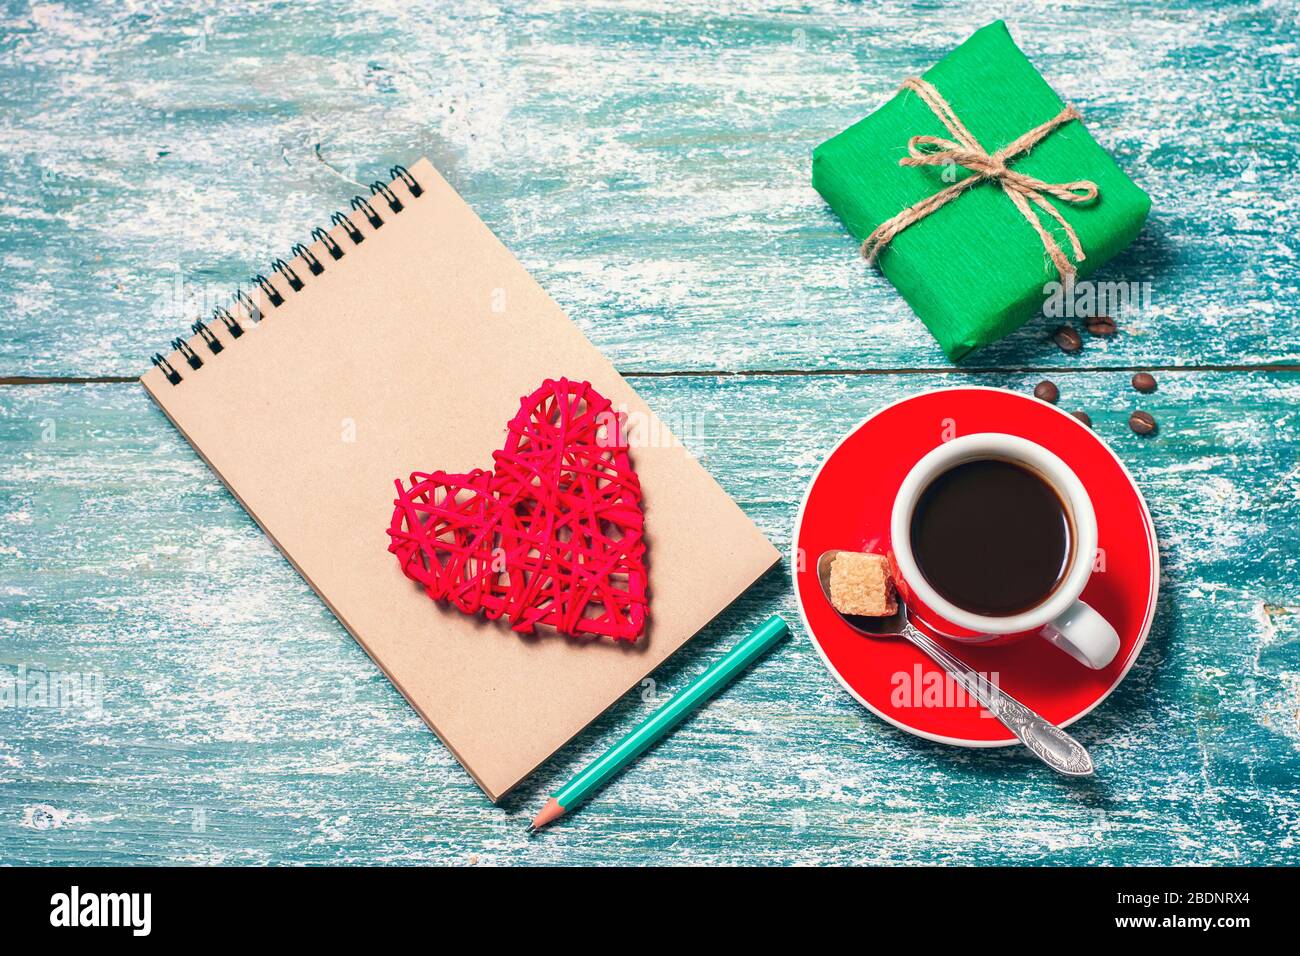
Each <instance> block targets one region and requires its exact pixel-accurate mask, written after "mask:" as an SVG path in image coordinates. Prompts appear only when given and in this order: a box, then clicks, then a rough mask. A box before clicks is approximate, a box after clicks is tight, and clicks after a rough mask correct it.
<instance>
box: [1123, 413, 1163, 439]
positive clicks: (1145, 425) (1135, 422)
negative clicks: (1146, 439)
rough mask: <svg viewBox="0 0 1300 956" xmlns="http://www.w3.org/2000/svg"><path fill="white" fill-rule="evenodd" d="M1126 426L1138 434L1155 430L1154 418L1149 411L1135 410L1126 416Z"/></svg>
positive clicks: (1151, 432)
mask: <svg viewBox="0 0 1300 956" xmlns="http://www.w3.org/2000/svg"><path fill="white" fill-rule="evenodd" d="M1128 427H1129V428H1131V429H1133V430H1134V431H1135V432H1137V433H1138V434H1139V435H1150V434H1153V433H1154V432H1155V430H1156V420H1155V419H1154V418H1152V417H1151V413H1150V412H1142V411H1137V412H1134V413H1133V414H1132V415H1130V416H1129V417H1128Z"/></svg>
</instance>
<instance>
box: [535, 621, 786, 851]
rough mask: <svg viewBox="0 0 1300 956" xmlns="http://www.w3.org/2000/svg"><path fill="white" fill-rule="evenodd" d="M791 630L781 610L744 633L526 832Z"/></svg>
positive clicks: (596, 784)
mask: <svg viewBox="0 0 1300 956" xmlns="http://www.w3.org/2000/svg"><path fill="white" fill-rule="evenodd" d="M789 633H790V628H789V626H788V625H787V624H786V623H785V621H784V620H782V618H781V616H780V615H778V614H773V615H772V616H771V617H769V618H768V619H767V620H766V621H764V622H763V623H762V624H761V625H759V627H758V628H757V630H755V631H754V633H752V634H750V635H749V637H747V638H745V639H744V640H743V641H741V642H740V643H739V644H737V645H736V646H735V647H733V648H732V649H731V650H730V651H728V652H727V653H726V654H725V655H724V656H723V657H722V658H721V659H719V660H718V661H716V662H715V663H714V664H713V666H712V667H710V668H709V669H708V670H706V671H705V672H704V673H703V674H701V675H700V676H699V677H697V678H696V679H695V680H694V681H693V682H692V683H691V685H690V686H689V687H687V688H685V689H684V690H680V691H678V692H677V693H676V694H674V695H673V698H672V699H671V700H669V701H668V702H667V703H666V704H664V705H663V706H662V707H660V708H659V709H658V710H656V711H655V712H654V713H653V714H651V715H650V716H649V717H648V718H647V719H646V720H645V721H644V722H643V723H641V724H640V725H639V726H638V727H636V728H635V729H634V730H633V731H632V732H631V733H629V734H628V735H627V736H626V737H624V738H623V739H622V740H620V741H619V742H618V743H616V744H615V745H614V746H613V747H610V748H609V750H607V751H605V753H604V755H603V756H602V757H601V758H600V759H599V760H597V761H596V762H595V763H593V764H592V765H591V766H589V767H588V768H587V769H586V770H584V771H582V773H580V774H578V775H577V776H576V777H574V778H573V779H572V780H570V781H569V782H568V783H567V784H566V785H565V786H564V788H563V789H562V790H560V792H559V793H557V794H556V795H555V796H553V797H551V799H549V800H547V801H546V806H544V807H542V812H541V813H539V814H537V816H536V818H535V819H534V820H533V822H532V824H530V825H529V827H528V832H529V833H532V832H534V831H536V830H540V829H541V828H542V827H544V826H546V824H548V823H550V822H551V821H552V820H556V819H558V818H559V817H561V816H563V815H564V814H565V813H567V812H568V811H570V810H572V809H573V808H574V807H576V806H577V805H578V804H580V803H582V802H583V801H585V800H586V799H587V798H588V797H590V796H591V795H592V794H593V793H595V792H596V791H597V790H598V789H600V788H601V787H603V786H604V785H605V783H606V782H607V781H608V780H609V779H610V778H611V777H613V776H614V775H615V774H616V773H618V772H619V771H620V770H622V769H623V768H624V767H626V766H627V765H628V764H630V763H631V762H632V761H633V760H635V759H636V758H637V757H639V756H640V755H641V754H642V753H644V752H645V750H646V748H648V747H649V746H650V745H651V744H653V743H654V742H655V741H656V740H658V739H659V738H660V737H662V736H663V735H664V734H666V733H668V731H670V730H672V729H673V728H674V727H676V726H677V725H678V724H679V723H680V722H681V721H682V718H684V717H685V716H686V715H687V714H689V713H690V712H691V711H693V710H695V708H697V707H699V706H700V705H701V704H703V703H704V702H705V701H707V700H708V699H709V698H710V697H712V696H713V695H714V694H716V693H717V692H718V691H720V690H722V688H724V687H726V686H727V685H728V684H729V683H731V681H732V680H733V679H734V678H735V677H736V675H738V674H739V673H740V672H741V671H743V670H744V669H745V668H747V667H748V666H749V665H750V664H752V663H754V661H756V660H758V658H759V657H761V656H762V655H763V652H764V651H766V650H767V649H768V648H769V647H771V646H772V645H773V644H775V643H776V642H777V641H779V640H780V639H781V638H783V637H785V636H786V635H787V634H789Z"/></svg>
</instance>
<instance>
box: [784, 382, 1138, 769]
mask: <svg viewBox="0 0 1300 956" xmlns="http://www.w3.org/2000/svg"><path fill="white" fill-rule="evenodd" d="M976 432H1005V433H1007V434H1010V435H1019V436H1022V437H1024V438H1028V439H1030V440H1032V441H1035V442H1038V443H1039V444H1040V445H1042V446H1044V447H1045V448H1047V449H1048V450H1049V451H1052V452H1054V453H1055V454H1056V455H1057V456H1058V457H1060V458H1061V459H1062V460H1063V461H1064V462H1065V463H1066V464H1067V465H1069V466H1070V468H1071V469H1073V471H1074V473H1075V474H1076V475H1078V476H1079V479H1080V480H1081V481H1082V482H1083V484H1084V486H1085V487H1086V488H1087V489H1088V493H1089V495H1090V496H1091V498H1092V503H1093V507H1094V508H1095V509H1096V512H1097V533H1098V547H1099V548H1100V549H1101V552H1102V553H1103V554H1104V557H1105V570H1104V571H1098V572H1097V573H1094V574H1093V576H1092V578H1091V579H1090V580H1089V581H1088V586H1087V588H1085V589H1084V592H1083V598H1084V600H1085V601H1087V602H1088V603H1089V604H1091V605H1092V606H1093V607H1094V608H1096V610H1097V611H1098V612H1100V613H1101V614H1102V616H1103V617H1105V618H1106V620H1108V621H1110V623H1111V624H1112V625H1113V626H1114V628H1115V630H1116V631H1117V632H1118V633H1119V639H1120V647H1119V653H1118V654H1117V655H1116V656H1115V660H1114V661H1112V662H1111V664H1110V665H1109V666H1108V667H1106V668H1104V669H1102V670H1099V671H1094V670H1090V669H1088V668H1087V667H1084V666H1083V665H1081V664H1079V663H1078V662H1077V661H1075V660H1073V659H1072V658H1070V657H1069V656H1068V655H1066V654H1065V653H1064V652H1063V651H1060V650H1058V649H1056V648H1055V647H1053V646H1052V645H1051V644H1049V643H1048V642H1047V641H1045V640H1043V639H1041V638H1038V637H1029V638H1025V639H1023V640H1019V641H1016V642H1014V643H1010V644H999V645H990V646H974V645H971V644H963V643H958V642H955V641H950V640H946V641H944V643H945V646H947V647H948V648H949V649H951V650H952V652H953V653H954V654H955V655H957V656H958V657H960V658H961V659H962V660H964V661H966V662H967V663H968V664H970V665H971V666H972V667H974V668H975V669H976V670H978V671H982V672H985V673H990V674H991V673H996V674H997V680H998V684H999V686H1000V687H1001V688H1002V689H1003V690H1005V691H1007V692H1008V693H1009V694H1011V695H1012V696H1013V697H1016V698H1018V699H1019V700H1020V701H1021V702H1023V703H1024V704H1026V705H1027V706H1029V707H1031V708H1033V709H1034V710H1036V711H1038V712H1039V713H1040V714H1042V715H1043V716H1044V717H1046V718H1047V719H1048V720H1050V721H1052V722H1053V723H1055V724H1058V725H1060V726H1066V725H1069V724H1072V723H1074V721H1076V720H1078V719H1079V718H1080V717H1082V716H1084V715H1085V714H1087V713H1088V712H1089V711H1091V710H1092V709H1093V708H1094V707H1096V706H1097V705H1098V704H1100V703H1101V702H1102V701H1103V700H1105V699H1106V698H1107V697H1108V696H1109V695H1110V692H1111V691H1113V690H1114V689H1115V688H1116V687H1117V686H1119V682H1120V681H1122V680H1123V679H1124V676H1125V675H1126V674H1127V673H1128V671H1129V668H1131V667H1132V666H1133V662H1134V661H1135V660H1137V656H1138V653H1139V652H1140V651H1141V649H1142V645H1143V643H1144V642H1145V641H1146V637H1147V632H1148V631H1150V629H1151V619H1152V617H1153V616H1154V614H1155V607H1156V592H1157V589H1158V587H1159V580H1160V558H1159V551H1158V550H1157V547H1156V533H1155V527H1154V526H1153V525H1152V523H1151V515H1150V513H1149V512H1148V511H1147V507H1146V503H1145V502H1144V501H1143V500H1142V495H1141V494H1140V493H1139V492H1138V490H1137V486H1136V485H1134V483H1133V478H1132V476H1131V475H1130V474H1129V473H1128V470H1127V469H1125V467H1124V466H1123V464H1121V463H1120V460H1119V459H1118V458H1116V457H1115V454H1114V452H1112V451H1111V450H1110V449H1109V448H1107V447H1106V445H1105V444H1103V443H1102V441H1101V439H1099V438H1098V437H1097V436H1096V435H1094V434H1093V432H1092V430H1091V429H1090V428H1088V427H1087V426H1085V425H1083V424H1082V423H1081V422H1079V421H1078V420H1077V419H1075V418H1074V417H1073V416H1071V415H1067V414H1066V413H1065V412H1062V411H1061V410H1060V409H1058V408H1056V407H1055V406H1053V405H1049V404H1047V403H1046V402H1042V401H1039V400H1038V399H1036V398H1029V397H1027V396H1024V395H1019V394H1017V393H1015V392H1009V391H1006V390H1004V389H998V388H945V389H939V390H937V391H933V392H926V393H924V394H921V395H916V396H913V397H912V398H908V399H904V400H903V401H901V402H897V403H895V404H893V405H890V406H888V407H887V408H884V409H881V410H880V411H879V412H877V413H876V414H874V415H872V416H871V417H870V418H868V419H867V420H866V421H864V422H863V423H862V424H860V425H858V426H857V427H856V428H855V429H853V431H852V432H850V433H849V434H848V436H846V437H845V438H844V440H843V441H841V442H840V443H839V444H838V445H837V446H836V447H835V448H834V449H833V450H832V451H831V453H830V456H829V457H828V458H827V459H826V461H825V462H824V463H823V464H822V466H821V468H820V469H819V470H818V472H817V474H816V475H815V476H814V477H813V480H812V484H811V485H810V486H809V489H808V495H807V497H806V498H805V499H804V503H803V507H802V508H801V509H800V511H799V519H798V522H797V524H796V525H795V546H796V548H795V554H796V555H797V556H799V555H801V556H803V558H802V560H801V561H799V560H798V559H796V560H797V563H796V567H795V575H794V578H795V594H796V597H797V599H798V602H799V611H800V613H801V614H802V616H803V621H804V625H805V626H806V627H807V628H808V632H809V634H811V635H812V638H813V643H814V644H815V645H816V646H817V650H818V652H819V653H820V654H821V656H822V660H823V661H825V663H826V666H827V667H828V668H829V669H830V672H831V673H832V674H834V675H835V677H836V678H837V679H838V680H839V682H840V683H841V684H843V685H844V687H845V689H846V690H848V692H849V693H850V694H852V695H853V696H854V697H856V698H857V699H858V700H859V701H861V702H862V704H863V705H865V706H866V708H867V709H868V710H870V711H872V712H873V713H874V714H876V715H877V716H879V717H882V718H883V719H885V720H887V721H889V722H890V723H891V724H893V725H894V726H896V727H900V728H902V729H903V730H906V731H908V732H910V733H913V734H916V735H918V736H920V737H925V738H928V739H930V740H936V741H939V742H941V743H948V744H957V745H960V746H963V747H1001V746H1005V745H1007V744H1013V743H1017V742H1018V741H1016V739H1015V738H1014V737H1013V736H1012V735H1011V733H1010V732H1009V731H1008V730H1007V729H1006V728H1005V727H1003V726H1002V724H1001V723H999V722H998V721H997V720H996V719H994V718H993V717H991V716H990V715H988V714H987V713H986V712H985V711H984V710H983V709H982V708H980V707H979V706H978V705H977V704H974V703H970V702H966V701H963V700H962V696H961V695H960V694H959V693H958V692H957V689H956V687H955V685H953V684H951V683H942V682H941V679H942V676H943V672H942V671H941V670H940V669H939V668H938V667H937V666H936V665H934V664H933V663H932V662H931V661H930V659H929V658H928V657H926V656H925V655H924V654H922V653H921V652H920V651H918V650H916V649H915V648H913V647H912V645H910V644H909V643H907V642H906V641H904V640H902V639H899V638H874V637H866V636H863V635H862V634H859V633H858V632H856V631H854V630H853V629H852V628H850V627H849V626H848V625H847V624H845V623H844V621H843V620H841V618H840V616H839V615H838V614H836V613H835V610H834V609H833V608H832V607H831V606H830V602H828V601H827V600H826V598H825V596H824V595H823V594H822V590H821V586H820V585H819V584H818V582H817V558H818V556H819V555H821V553H822V552H823V551H826V550H827V549H829V548H845V549H850V550H862V551H880V552H882V553H884V552H885V551H887V550H888V545H889V514H890V509H891V507H892V506H893V502H894V493H895V491H897V489H898V486H899V485H900V484H901V483H902V481H903V478H904V477H905V476H906V475H907V473H908V471H909V470H911V467H912V466H913V465H914V464H916V462H917V461H918V460H919V459H920V458H921V456H922V455H924V454H925V453H926V452H928V451H930V450H931V449H932V448H934V447H935V446H937V445H939V444H940V443H941V442H942V441H943V440H946V439H948V438H954V437H957V436H959V435H970V434H974V433H976ZM918 668H919V669H918Z"/></svg>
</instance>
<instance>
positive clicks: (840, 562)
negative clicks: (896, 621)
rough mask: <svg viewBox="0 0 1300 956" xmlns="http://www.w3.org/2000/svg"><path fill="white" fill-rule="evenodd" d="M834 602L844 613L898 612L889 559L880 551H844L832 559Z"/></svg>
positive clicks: (880, 613)
mask: <svg viewBox="0 0 1300 956" xmlns="http://www.w3.org/2000/svg"><path fill="white" fill-rule="evenodd" d="M831 604H833V605H834V606H835V610H837V611H839V612H840V613H841V614H861V615H863V616H865V617H889V616H890V615H891V614H895V613H897V612H898V601H897V600H895V598H894V581H893V579H892V578H891V577H890V576H889V561H888V560H887V559H886V558H885V557H884V555H880V554H860V553H858V552H856V551H841V552H840V553H839V554H837V555H836V556H835V560H834V561H832V562H831Z"/></svg>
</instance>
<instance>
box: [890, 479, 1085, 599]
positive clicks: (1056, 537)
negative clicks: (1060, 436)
mask: <svg viewBox="0 0 1300 956" xmlns="http://www.w3.org/2000/svg"><path fill="white" fill-rule="evenodd" d="M911 532H912V554H913V556H915V558H916V563H917V565H918V566H919V567H920V569H921V574H923V575H924V576H925V579H926V580H927V581H928V582H929V583H930V585H931V587H933V588H934V589H935V590H936V591H938V592H939V594H940V595H942V596H943V597H944V598H945V599H946V600H948V601H951V602H952V603H953V604H955V605H957V606H958V607H960V608H963V609H965V610H967V611H970V612H972V613H974V614H982V615H985V616H988V617H1006V616H1009V615H1012V614H1019V613H1020V612H1021V611H1028V610H1029V609H1031V608H1033V607H1036V606H1038V605H1039V604H1042V603H1043V601H1044V600H1046V599H1047V597H1048V596H1049V595H1050V594H1051V593H1052V592H1053V591H1055V590H1056V588H1057V585H1059V584H1060V583H1061V579H1062V578H1063V577H1064V576H1065V572H1066V569H1067V568H1068V567H1069V565H1070V552H1071V541H1070V537H1071V535H1070V518H1069V513H1068V512H1067V511H1066V508H1065V505H1064V504H1063V503H1062V502H1061V499H1060V496H1058V495H1057V493H1056V490H1055V489H1054V488H1053V487H1052V486H1051V485H1049V484H1048V483H1047V482H1046V481H1044V480H1043V479H1042V478H1040V477H1039V476H1038V475H1037V474H1035V473H1034V472H1032V471H1030V470H1028V469H1027V468H1022V467H1021V466H1019V465H1015V464H1012V463H1011V462H1008V461H1001V460H997V459H984V460H979V461H968V462H964V463H963V464H960V465H957V466H955V467H954V468H952V469H950V470H948V471H946V472H944V473H943V474H942V475H940V476H939V477H937V478H935V479H934V480H933V481H932V482H930V484H929V486H928V487H927V488H926V489H925V490H924V491H923V492H921V497H920V499H919V500H918V501H917V504H916V510H915V511H913V512H912V528H911Z"/></svg>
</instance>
